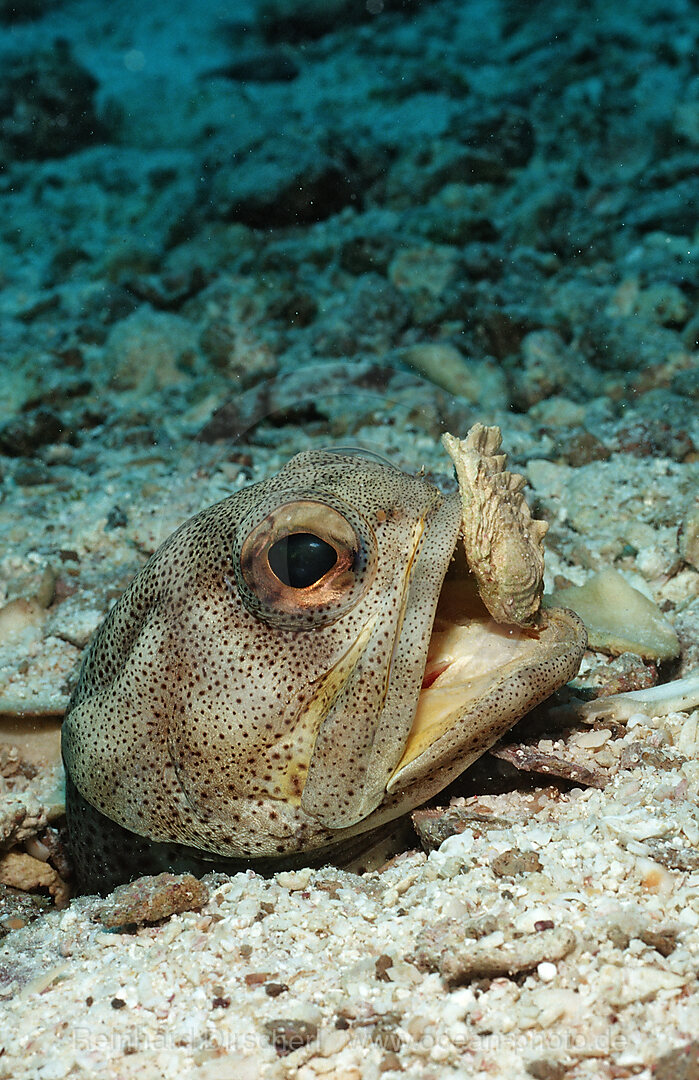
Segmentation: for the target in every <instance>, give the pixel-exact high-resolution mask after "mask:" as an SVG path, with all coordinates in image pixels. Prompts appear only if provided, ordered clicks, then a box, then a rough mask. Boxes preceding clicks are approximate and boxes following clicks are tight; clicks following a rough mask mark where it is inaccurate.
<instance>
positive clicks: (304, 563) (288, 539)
mask: <svg viewBox="0 0 699 1080" xmlns="http://www.w3.org/2000/svg"><path fill="white" fill-rule="evenodd" d="M267 558H268V560H269V565H270V567H271V569H272V572H273V573H274V574H276V576H277V577H278V578H279V580H280V581H282V582H283V583H284V584H285V585H289V586H290V587H291V588H292V589H305V588H306V587H307V586H308V585H314V584H315V582H316V581H320V579H321V578H322V577H325V575H326V574H327V572H328V570H330V569H331V568H332V567H333V566H334V565H335V563H336V562H337V552H336V551H335V548H334V547H331V545H330V544H326V543H325V540H321V539H320V537H319V536H314V534H313V533H304V532H301V533H292V534H291V535H290V536H283V537H282V538H281V540H277V542H276V544H272V547H271V548H270V549H269V552H268V554H267Z"/></svg>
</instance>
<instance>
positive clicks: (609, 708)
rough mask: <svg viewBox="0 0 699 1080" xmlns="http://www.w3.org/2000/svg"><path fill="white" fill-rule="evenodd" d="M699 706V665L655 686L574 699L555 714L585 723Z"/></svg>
mask: <svg viewBox="0 0 699 1080" xmlns="http://www.w3.org/2000/svg"><path fill="white" fill-rule="evenodd" d="M697 707H699V669H698V670H697V671H693V672H692V673H691V674H690V675H686V676H685V678H683V679H675V680H674V681H673V682H670V683H664V684H663V685H662V686H652V687H649V688H648V689H647V690H633V691H631V693H629V694H611V695H610V696H609V697H603V698H596V699H595V700H594V701H578V702H574V701H571V702H569V703H568V704H567V705H562V706H560V707H559V708H557V709H552V710H551V713H552V715H555V716H561V717H562V716H574V717H576V718H577V719H579V720H582V721H583V722H584V723H586V724H593V723H594V722H595V721H596V720H601V719H605V720H606V719H610V720H628V719H629V717H630V716H634V715H635V714H637V713H641V712H646V713H648V714H649V715H651V716H667V714H668V713H671V712H684V711H685V710H688V709H696V708H697Z"/></svg>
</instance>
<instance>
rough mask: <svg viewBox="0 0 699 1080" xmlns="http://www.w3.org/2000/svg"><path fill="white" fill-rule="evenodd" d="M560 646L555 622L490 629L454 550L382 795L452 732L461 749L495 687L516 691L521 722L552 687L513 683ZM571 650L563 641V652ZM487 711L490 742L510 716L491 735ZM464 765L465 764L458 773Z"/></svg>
mask: <svg viewBox="0 0 699 1080" xmlns="http://www.w3.org/2000/svg"><path fill="white" fill-rule="evenodd" d="M563 633H564V634H569V628H567V629H566V628H565V627H564V628H563ZM562 644H563V640H562V634H561V631H560V630H559V628H558V626H557V624H556V622H555V620H554V621H553V622H550V621H549V620H546V619H545V620H543V623H542V626H541V627H520V626H511V625H506V624H503V623H500V622H496V620H495V619H493V617H492V616H491V615H490V613H489V612H488V610H487V608H486V607H485V604H484V603H483V601H482V600H481V598H480V596H479V593H478V589H477V585H476V581H475V578H474V576H473V575H472V574H471V573H470V571H469V569H468V565H467V563H466V559H465V557H464V555H463V551H462V550H461V545H458V546H457V550H456V552H455V555H454V558H453V560H452V563H451V566H450V568H449V570H448V572H447V575H446V577H445V579H444V584H443V585H442V590H441V593H440V596H439V601H438V604H437V610H436V613H435V618H434V623H433V627H432V634H431V637H430V642H429V647H428V653H427V660H426V664H425V671H424V676H423V681H422V689H421V691H420V695H419V700H418V706H417V710H416V713H415V717H414V719H413V724H412V727H411V730H410V734H409V736H408V739H407V741H406V744H405V747H404V750H403V755H402V757H401V759H400V761H399V762H398V765H397V766H396V769H395V770H394V772H393V774H392V776H391V780H390V782H389V791H390V790H396V789H397V788H398V787H399V786H402V785H403V784H404V783H406V782H409V781H410V780H411V779H412V776H413V774H416V773H417V772H418V770H419V768H420V764H421V763H420V764H416V765H415V766H413V763H415V762H416V761H417V759H418V758H420V757H421V756H422V755H424V754H425V752H426V751H428V750H430V748H432V747H434V744H436V743H437V742H438V740H440V739H443V737H445V736H446V738H447V739H449V742H450V743H451V742H452V741H453V739H454V738H458V734H457V732H456V731H455V730H454V729H456V728H457V727H459V726H461V727H462V731H463V737H464V743H465V744H466V745H465V749H466V750H467V749H468V745H467V744H468V733H467V731H466V728H467V725H468V723H469V720H468V718H469V716H470V715H471V714H475V713H476V712H477V711H480V710H481V706H482V705H483V704H484V703H486V702H488V699H489V697H490V695H491V694H492V692H493V691H495V690H496V689H497V688H501V687H502V686H503V685H504V684H505V685H506V684H514V683H516V684H517V685H518V691H517V695H516V696H518V697H519V709H517V707H515V712H517V711H518V712H519V715H520V716H521V715H524V713H525V712H526V711H528V709H529V708H531V707H532V705H533V704H536V703H537V702H538V701H540V700H543V698H544V697H547V696H548V694H549V693H551V692H553V690H554V689H555V688H556V685H555V684H553V683H550V684H548V685H546V680H543V685H544V687H545V689H544V691H543V692H542V689H541V687H542V680H538V685H536V684H537V680H534V679H532V680H530V681H531V687H530V691H529V693H528V692H527V689H526V678H525V679H524V680H521V683H522V685H521V687H520V686H519V682H518V680H517V677H518V675H520V674H522V673H524V672H527V671H531V670H532V669H533V668H538V667H539V666H540V665H541V664H542V663H543V664H544V665H545V663H546V660H547V659H548V658H549V657H555V656H556V654H558V653H559V652H560V650H561V646H562ZM571 644H572V642H571V641H570V638H569V639H568V642H567V647H568V649H570V645H571ZM576 664H577V660H576V659H571V664H570V667H571V670H572V668H573V666H574V665H576ZM561 675H562V677H561V678H559V679H557V680H556V683H557V684H558V685H560V684H561V683H562V682H564V681H565V679H566V678H569V677H570V675H569V674H568V672H567V671H563V670H562V672H561ZM508 696H512V695H508ZM490 711H491V713H492V720H491V723H492V728H493V730H494V731H495V734H494V736H493V738H492V739H491V740H490V741H491V742H494V741H496V739H497V737H499V735H500V734H502V732H503V731H505V730H507V728H508V727H509V726H510V724H511V723H512V722H513V720H512V717H511V716H510V719H509V720H507V721H506V722H505V723H503V725H502V728H501V730H497V729H498V727H499V725H498V714H497V708H496V704H495V702H494V701H493V702H492V704H491V705H490ZM506 711H507V710H506ZM449 733H451V735H450V734H449ZM444 741H445V742H446V739H445V740H444ZM473 756H476V755H473ZM467 763H468V762H464V767H465V765H466V764H467ZM411 766H412V767H411Z"/></svg>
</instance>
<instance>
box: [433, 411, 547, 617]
mask: <svg viewBox="0 0 699 1080" xmlns="http://www.w3.org/2000/svg"><path fill="white" fill-rule="evenodd" d="M501 442H502V436H501V434H500V428H497V427H485V426H484V425H483V424H474V425H473V427H472V428H471V430H470V431H469V433H468V435H467V436H466V438H465V439H456V438H455V437H454V436H453V435H443V436H442V444H443V445H444V447H445V449H446V451H447V453H448V454H449V456H450V457H451V459H452V461H453V462H454V466H455V468H456V475H457V479H458V481H459V489H460V493H461V503H462V510H461V513H462V524H461V528H462V537H463V543H464V549H465V551H466V558H467V559H468V564H469V566H470V568H471V570H472V571H473V574H474V576H475V578H476V581H477V582H478V591H479V593H480V595H481V599H482V600H483V603H484V604H485V606H486V607H487V609H488V611H489V612H490V614H491V615H492V616H493V618H494V619H495V620H496V621H497V622H502V623H515V624H516V625H518V626H531V625H533V624H534V623H535V622H536V621H537V617H538V614H539V608H540V606H541V593H542V588H543V578H544V551H543V545H542V540H543V537H544V534H545V532H546V530H547V528H548V525H547V523H546V522H545V521H537V520H536V519H534V518H532V516H531V511H530V509H529V507H528V506H527V503H526V501H525V499H524V496H523V495H522V488H523V487H524V484H525V479H524V477H523V476H519V475H518V474H517V473H509V472H507V470H506V469H505V462H506V456H505V455H504V454H498V450H499V449H500V444H501Z"/></svg>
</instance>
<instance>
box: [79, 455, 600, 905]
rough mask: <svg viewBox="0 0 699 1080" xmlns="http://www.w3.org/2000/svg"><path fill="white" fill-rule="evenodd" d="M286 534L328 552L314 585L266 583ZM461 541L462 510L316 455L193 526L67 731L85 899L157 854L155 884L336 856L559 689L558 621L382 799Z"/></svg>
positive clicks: (108, 629)
mask: <svg viewBox="0 0 699 1080" xmlns="http://www.w3.org/2000/svg"><path fill="white" fill-rule="evenodd" d="M290 528H291V531H294V530H296V531H312V532H315V533H316V534H318V535H321V536H323V537H324V538H326V539H327V540H328V542H330V543H331V544H332V545H333V546H334V547H335V548H336V550H337V551H338V561H337V565H336V567H335V568H333V570H332V571H331V572H330V573H329V574H328V575H326V578H324V579H323V581H321V582H319V583H318V586H312V587H311V588H308V589H303V590H298V589H297V590H294V589H291V588H290V587H287V586H283V585H282V584H281V583H280V582H279V581H275V580H274V575H271V574H270V570H269V563H268V562H267V560H266V546H265V545H268V544H269V542H270V541H269V536H270V533H273V534H274V536H277V535H283V534H284V532H285V530H286V532H287V533H288V531H289V529H290ZM459 529H460V502H459V497H458V495H453V496H449V497H444V496H443V495H441V494H440V492H438V491H437V490H436V489H435V488H434V487H433V486H432V485H430V484H429V483H427V482H426V481H424V480H422V479H420V478H416V477H411V476H408V475H406V474H404V473H402V472H400V471H398V470H397V469H394V468H392V467H391V466H389V465H384V464H380V463H378V462H376V461H373V460H370V459H366V458H362V457H355V456H350V455H347V456H342V455H338V454H332V453H326V452H322V451H310V452H307V453H303V454H299V455H297V456H296V457H295V458H293V459H292V460H291V461H290V462H289V463H288V464H287V465H286V466H285V467H284V468H283V469H282V470H281V471H280V472H279V473H278V474H277V475H276V476H273V477H272V478H270V479H269V480H266V481H264V482H262V483H260V484H257V485H255V486H253V487H250V488H247V489H245V490H243V491H240V492H238V493H237V494H235V495H233V496H231V497H230V498H228V499H226V500H224V501H223V502H221V503H218V504H216V505H215V506H212V507H210V508H209V509H207V510H204V511H203V512H202V513H200V514H198V515H197V516H196V517H194V518H192V519H191V520H190V521H187V522H185V524H184V525H183V526H181V528H180V529H178V530H177V532H175V533H174V534H173V535H172V536H171V537H170V538H169V539H168V540H167V541H166V542H165V543H164V544H163V545H162V547H161V548H160V549H159V550H158V551H157V552H156V553H155V555H154V556H153V557H152V558H151V559H150V561H149V562H148V563H147V565H146V566H145V567H144V568H143V570H142V571H141V572H140V573H139V574H138V576H137V577H136V578H135V579H134V581H133V582H132V583H131V585H130V586H129V587H128V588H127V590H126V591H125V593H124V594H123V596H122V597H121V599H120V600H119V601H118V603H117V604H116V606H115V607H114V608H113V609H112V611H111V612H110V614H109V616H108V617H107V619H106V620H105V622H104V623H103V625H102V626H101V627H100V629H99V630H98V631H97V633H96V635H95V637H94V639H93V641H92V643H91V646H90V648H89V651H88V653H87V655H86V658H85V661H84V664H83V668H82V672H81V675H80V680H79V683H78V686H77V688H76V690H75V693H74V695H73V697H72V699H71V702H70V705H69V708H68V712H67V714H66V720H65V723H64V728H63V757H64V763H65V767H66V773H67V775H68V796H69V797H68V814H69V827H70V830H71V838H72V843H73V846H74V849H75V851H76V854H77V857H76V863H77V866H78V872H79V875H80V876H81V877H82V879H83V882H82V883H83V887H92V888H98V887H100V886H102V885H104V884H105V882H107V883H108V884H111V883H113V880H114V877H115V876H116V879H117V880H123V879H124V878H125V876H126V875H127V874H128V875H129V876H132V875H133V874H137V873H139V872H145V870H147V869H148V868H149V863H148V845H149V842H151V841H152V842H155V843H154V844H153V845H152V851H151V853H152V855H153V860H152V861H153V867H152V868H153V869H154V870H157V869H163V868H164V867H165V866H169V865H172V866H175V865H176V866H177V868H180V867H181V862H180V861H178V860H179V856H182V855H183V856H184V858H185V862H186V858H187V857H189V858H191V859H195V858H197V857H199V856H201V857H202V858H203V859H212V858H214V859H219V858H221V857H222V858H223V859H225V860H229V859H232V860H245V861H246V862H247V863H248V864H251V863H252V864H253V865H259V863H257V862H256V860H269V859H272V860H279V859H287V860H288V859H289V858H294V857H295V856H297V855H303V854H304V853H308V852H314V851H315V852H316V853H317V854H321V853H325V852H330V851H332V850H334V849H335V848H340V847H341V848H346V846H347V841H348V840H349V839H350V838H352V837H356V836H357V835H358V834H365V833H367V832H370V831H371V830H373V829H375V828H377V827H379V826H381V825H382V824H383V823H385V822H386V821H389V820H391V819H392V818H395V817H397V816H398V815H399V814H401V813H404V812H405V811H407V810H408V809H411V808H412V807H414V806H416V805H418V804H419V803H420V802H422V801H424V800H425V799H426V798H429V797H430V796H431V795H433V794H435V793H436V792H437V791H439V790H441V789H442V788H443V787H444V786H445V785H446V784H447V783H449V782H450V780H451V779H453V778H454V776H455V775H458V773H459V772H460V771H461V770H462V769H463V768H464V767H465V765H466V764H468V763H469V762H470V761H471V760H473V759H474V758H475V757H477V756H478V755H479V754H480V753H482V752H483V751H484V750H485V749H486V748H487V747H488V746H490V745H492V743H493V742H494V741H495V740H496V739H497V738H498V737H499V736H500V735H501V734H502V733H503V731H504V730H506V729H507V728H508V727H509V726H510V725H511V724H512V723H513V722H514V720H515V719H517V718H518V717H519V716H521V715H523V713H524V712H526V711H527V709H528V708H531V707H532V705H533V704H536V702H538V701H540V700H542V699H543V698H544V697H546V696H547V695H548V694H549V693H551V692H552V690H553V689H555V687H556V686H558V685H560V684H561V683H562V682H564V681H565V680H566V679H567V678H569V677H570V676H571V675H572V673H573V672H574V670H576V669H577V664H578V662H579V656H580V652H581V649H580V633H579V627H576V626H574V625H573V624H572V623H566V619H565V617H563V619H562V621H559V622H556V621H555V620H554V621H553V622H552V623H551V625H550V626H549V629H548V630H546V631H545V633H544V636H546V634H548V635H549V637H550V640H548V639H547V641H548V643H547V644H546V647H545V648H542V658H541V662H540V663H537V664H536V665H532V668H531V671H530V672H529V674H527V673H526V672H525V673H524V676H522V675H519V676H518V678H517V679H516V680H514V681H513V680H509V682H507V683H506V684H504V685H503V686H502V687H500V688H498V689H497V691H496V694H495V696H493V695H491V699H489V700H486V701H484V702H483V703H482V709H480V710H476V711H477V712H480V716H476V718H475V720H474V722H473V723H472V724H470V725H467V726H466V729H465V732H464V731H462V732H461V734H460V735H458V734H455V735H454V739H453V740H452V741H453V742H454V743H455V745H454V746H453V747H448V750H447V752H446V755H445V751H444V745H446V744H448V743H449V741H450V740H449V739H447V740H446V743H445V741H444V740H442V743H443V746H442V751H441V753H440V754H439V755H438V756H437V758H435V759H434V760H430V761H425V762H423V763H422V764H421V765H420V763H419V762H418V763H417V764H418V768H417V769H416V767H415V766H416V763H415V762H413V763H412V766H411V767H410V772H411V774H414V779H410V781H409V782H408V781H406V783H404V784H402V785H401V787H400V790H398V791H393V792H392V793H391V794H390V795H387V786H388V785H389V781H390V778H391V775H392V773H394V771H395V769H396V765H397V763H398V762H399V761H400V759H401V755H402V752H403V748H404V746H405V743H406V741H407V738H408V735H409V732H410V727H411V724H412V720H413V716H414V713H415V709H416V704H417V700H418V695H419V693H420V688H421V683H422V677H423V672H424V667H425V659H426V652H427V646H428V643H429V638H430V633H431V628H432V623H433V620H434V614H435V609H436V605H437V600H438V597H439V592H440V589H441V586H442V583H443V580H444V576H445V573H446V571H447V568H448V565H449V562H450V560H451V557H452V554H453V552H454V549H455V546H456V542H457V539H458V536H459ZM275 530H276V532H275ZM302 594H303V595H302ZM563 615H564V616H565V613H563ZM110 823H111V825H113V827H110ZM101 824H102V825H103V826H104V829H103V830H101V829H100V825H101ZM102 832H103V833H104V835H103V836H102V835H101V833H102ZM141 838H145V844H144V842H143V840H142V839H141ZM172 845H175V847H174V848H173V847H172ZM120 846H121V847H123V848H124V849H125V852H124V853H125V854H126V859H125V860H124V864H123V866H122V867H121V868H120V869H119V871H118V872H117V873H116V875H114V874H112V880H111V881H110V880H109V879H110V874H109V872H108V871H107V864H108V863H109V861H110V860H109V850H110V848H111V849H116V848H119V847H120ZM102 848H104V850H102ZM132 848H133V851H134V852H139V853H140V854H138V857H136V855H135V854H134V858H133V859H131V858H130V857H129V855H128V852H129V851H131V849H132ZM168 851H170V852H171V855H170V856H168ZM172 852H175V854H172ZM232 865H233V864H232ZM236 865H237V864H236ZM88 867H91V868H92V869H91V870H90V871H89V872H88V869H87V868H88ZM100 868H101V869H100ZM130 871H131V872H132V873H130Z"/></svg>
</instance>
